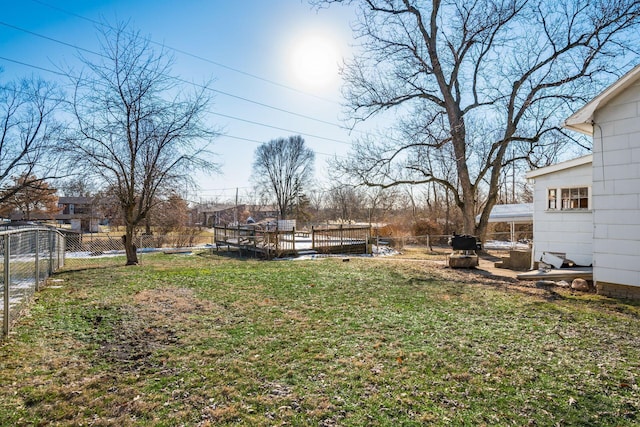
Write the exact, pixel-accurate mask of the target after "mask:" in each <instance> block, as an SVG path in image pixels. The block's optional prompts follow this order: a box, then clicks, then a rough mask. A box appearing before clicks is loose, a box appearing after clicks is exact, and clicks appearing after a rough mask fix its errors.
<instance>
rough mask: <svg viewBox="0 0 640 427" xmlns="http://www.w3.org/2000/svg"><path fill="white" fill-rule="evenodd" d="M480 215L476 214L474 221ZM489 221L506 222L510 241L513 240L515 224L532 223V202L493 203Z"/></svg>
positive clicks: (477, 219)
mask: <svg viewBox="0 0 640 427" xmlns="http://www.w3.org/2000/svg"><path fill="white" fill-rule="evenodd" d="M479 220H480V215H478V216H476V221H479ZM489 222H508V223H509V229H510V231H511V239H510V241H511V242H514V240H515V225H516V224H532V223H533V203H512V204H508V205H495V206H494V207H493V209H491V214H489Z"/></svg>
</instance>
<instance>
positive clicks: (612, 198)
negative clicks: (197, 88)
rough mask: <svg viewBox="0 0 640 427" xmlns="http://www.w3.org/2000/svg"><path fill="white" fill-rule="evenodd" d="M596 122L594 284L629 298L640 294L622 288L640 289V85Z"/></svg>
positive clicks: (610, 104) (613, 102)
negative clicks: (633, 294) (632, 294)
mask: <svg viewBox="0 0 640 427" xmlns="http://www.w3.org/2000/svg"><path fill="white" fill-rule="evenodd" d="M594 122H595V124H594V135H593V136H594V140H593V197H592V201H593V211H594V217H593V221H594V238H593V259H594V270H593V275H594V280H595V282H596V286H597V287H598V290H599V292H602V293H605V294H609V295H613V296H630V294H629V292H631V293H638V291H639V290H638V289H634V290H633V291H629V290H624V288H623V287H620V285H624V286H633V287H640V194H639V193H640V192H639V189H640V81H636V83H635V84H633V85H632V86H630V87H628V88H627V89H626V90H625V91H624V92H623V93H621V94H620V95H618V96H616V97H615V98H613V99H612V100H611V101H609V102H608V103H607V104H606V105H604V106H603V107H601V108H600V109H598V110H597V111H596V112H595V114H594ZM621 292H622V293H623V294H624V295H622V294H621Z"/></svg>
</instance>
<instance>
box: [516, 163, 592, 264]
mask: <svg viewBox="0 0 640 427" xmlns="http://www.w3.org/2000/svg"><path fill="white" fill-rule="evenodd" d="M591 157H592V156H591V155H589V156H584V157H580V158H577V159H573V160H570V161H568V162H563V163H558V164H555V165H551V166H547V167H544V168H540V169H536V170H533V171H530V172H528V173H527V175H526V177H527V179H530V180H534V181H535V186H534V195H533V200H534V203H533V241H534V247H533V252H534V253H533V257H534V259H535V260H536V261H539V260H540V259H541V258H542V256H543V254H544V253H551V254H553V255H557V256H560V257H561V258H564V259H567V260H571V261H573V262H574V263H575V264H576V265H581V266H590V265H592V263H593V212H592V189H591V183H592V166H591V160H592V159H591Z"/></svg>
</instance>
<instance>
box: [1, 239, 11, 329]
mask: <svg viewBox="0 0 640 427" xmlns="http://www.w3.org/2000/svg"><path fill="white" fill-rule="evenodd" d="M10 243H11V239H10V235H9V234H5V235H4V316H3V319H2V332H3V335H4V336H5V337H6V336H7V335H9V299H10V295H9V287H10V286H9V285H10V283H11V264H10V263H9V261H10V260H11V245H10Z"/></svg>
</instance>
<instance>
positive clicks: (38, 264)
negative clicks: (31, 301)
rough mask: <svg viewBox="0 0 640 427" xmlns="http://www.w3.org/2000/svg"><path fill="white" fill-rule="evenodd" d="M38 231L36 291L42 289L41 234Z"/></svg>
mask: <svg viewBox="0 0 640 427" xmlns="http://www.w3.org/2000/svg"><path fill="white" fill-rule="evenodd" d="M35 233H36V292H37V291H39V290H40V235H39V232H38V230H36V231H35Z"/></svg>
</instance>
